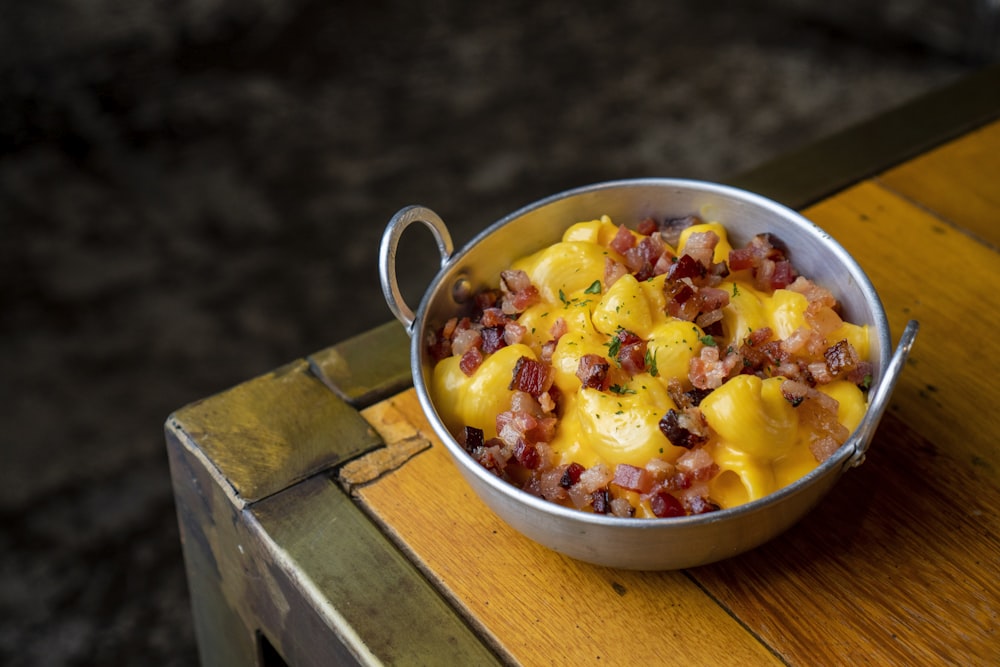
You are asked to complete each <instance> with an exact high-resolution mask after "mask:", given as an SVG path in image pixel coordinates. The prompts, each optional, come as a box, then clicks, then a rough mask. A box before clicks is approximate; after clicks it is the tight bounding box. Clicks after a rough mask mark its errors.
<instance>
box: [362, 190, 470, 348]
mask: <svg viewBox="0 0 1000 667" xmlns="http://www.w3.org/2000/svg"><path fill="white" fill-rule="evenodd" d="M414 222H420V223H423V224H424V225H425V226H426V227H427V228H428V229H429V230H431V234H433V235H434V241H435V242H436V243H437V247H438V252H439V253H440V254H441V266H442V267H443V266H444V265H445V264H447V263H448V260H449V259H451V255H452V252H454V250H455V247H454V245H453V244H452V241H451V234H449V233H448V228H447V227H446V226H445V224H444V221H443V220H441V217H440V216H438V214H437V213H435V212H434V211H432V210H430V209H429V208H425V207H423V206H407V207H405V208H402V209H400V210H399V211H398V212H397V213H396V215H394V216H392V219H391V220H389V224H388V225H386V228H385V232H383V233H382V244H381V246H380V247H379V257H378V272H379V278H380V280H381V281H382V295H383V296H385V302H386V303H387V304H389V310H391V311H392V314H393V315H395V316H396V319H397V320H399V321H400V322H402V323H403V326H405V327H406V333H407V334H409V335H410V336H411V337H412V336H413V322H414V320H415V319H416V316H415V315H414V314H413V310H412V309H411V308H410V307H409V306H407V305H406V302H405V301H404V300H403V294H402V293H401V292H400V291H399V282H398V281H397V279H396V250H397V248H398V246H399V238H400V237H401V236H402V235H403V231H404V230H405V229H406V228H407V227H409V226H410V225H412V224H413V223H414Z"/></svg>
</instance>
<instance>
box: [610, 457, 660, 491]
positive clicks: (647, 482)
mask: <svg viewBox="0 0 1000 667" xmlns="http://www.w3.org/2000/svg"><path fill="white" fill-rule="evenodd" d="M612 483H613V484H616V485H617V486H619V487H621V488H623V489H628V490H629V491H638V492H639V493H648V492H649V490H650V488H652V486H653V476H652V475H651V474H650V473H649V471H648V470H646V469H645V468H637V467H636V466H633V465H629V464H628V463H619V464H618V465H617V466H615V477H614V479H613V480H612Z"/></svg>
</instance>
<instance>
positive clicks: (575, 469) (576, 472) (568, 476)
mask: <svg viewBox="0 0 1000 667" xmlns="http://www.w3.org/2000/svg"><path fill="white" fill-rule="evenodd" d="M584 470H585V468H584V467H583V466H582V465H580V464H579V463H576V462H575V461H574V462H573V463H570V464H569V465H568V466H566V470H564V471H563V474H562V478H561V479H560V480H559V486H561V487H562V488H564V489H568V488H569V487H571V486H573V485H574V484H576V483H577V482H579V481H580V475H581V474H582V473H583V471H584Z"/></svg>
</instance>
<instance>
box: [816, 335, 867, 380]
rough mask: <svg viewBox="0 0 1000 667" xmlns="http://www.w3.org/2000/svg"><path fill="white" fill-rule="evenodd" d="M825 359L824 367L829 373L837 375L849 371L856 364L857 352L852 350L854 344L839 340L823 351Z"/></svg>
mask: <svg viewBox="0 0 1000 667" xmlns="http://www.w3.org/2000/svg"><path fill="white" fill-rule="evenodd" d="M823 358H824V359H826V367H827V369H829V371H830V374H831V375H834V376H839V375H841V374H844V373H847V372H850V371H851V370H853V369H854V368H855V367H856V366H857V365H858V361H859V359H858V353H857V352H855V351H854V346H853V345H851V344H850V343H848V342H847V341H846V340H841V341H838V342H837V343H835V344H834V345H831V346H830V347H829V348H827V350H826V352H824V353H823Z"/></svg>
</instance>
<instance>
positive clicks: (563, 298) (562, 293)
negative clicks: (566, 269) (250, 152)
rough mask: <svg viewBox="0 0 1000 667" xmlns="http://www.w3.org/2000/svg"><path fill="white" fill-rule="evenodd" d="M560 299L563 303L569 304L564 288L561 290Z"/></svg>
mask: <svg viewBox="0 0 1000 667" xmlns="http://www.w3.org/2000/svg"><path fill="white" fill-rule="evenodd" d="M559 300H560V301H562V302H563V305H565V306H568V305H569V299H567V298H566V294H565V293H564V292H563V291H562V290H559Z"/></svg>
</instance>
